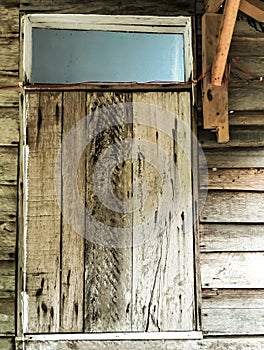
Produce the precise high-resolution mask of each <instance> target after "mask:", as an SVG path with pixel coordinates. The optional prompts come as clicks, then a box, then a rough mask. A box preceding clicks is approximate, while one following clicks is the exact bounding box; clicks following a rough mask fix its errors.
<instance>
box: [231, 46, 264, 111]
mask: <svg viewBox="0 0 264 350" xmlns="http://www.w3.org/2000/svg"><path fill="white" fill-rule="evenodd" d="M263 44H264V43H263ZM263 95H264V84H263V82H262V81H259V82H255V83H248V82H247V83H244V82H242V83H239V85H238V86H235V84H230V87H229V106H228V108H229V110H230V111H247V110H249V111H254V110H255V111H263V110H264V99H263ZM256 101H258V103H256Z"/></svg>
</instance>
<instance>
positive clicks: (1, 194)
mask: <svg viewBox="0 0 264 350" xmlns="http://www.w3.org/2000/svg"><path fill="white" fill-rule="evenodd" d="M16 201H17V188H16V186H12V185H0V222H6V221H7V222H9V221H11V222H12V221H15V220H16V207H17V204H16Z"/></svg>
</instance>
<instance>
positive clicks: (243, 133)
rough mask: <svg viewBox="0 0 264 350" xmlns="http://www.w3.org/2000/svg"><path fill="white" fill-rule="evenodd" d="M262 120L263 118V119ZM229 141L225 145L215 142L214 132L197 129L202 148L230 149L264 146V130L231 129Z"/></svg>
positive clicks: (261, 128) (255, 128) (253, 128)
mask: <svg viewBox="0 0 264 350" xmlns="http://www.w3.org/2000/svg"><path fill="white" fill-rule="evenodd" d="M263 119H264V118H263ZM229 130H230V133H229V134H230V141H229V142H228V143H226V144H223V145H222V144H219V143H217V142H216V137H215V132H212V131H208V130H204V129H199V136H198V137H199V141H200V143H201V145H202V146H203V148H214V147H215V148H216V147H218V148H220V147H223V148H230V147H262V146H264V128H263V127H261V126H258V127H247V128H245V127H241V128H237V127H231V128H230V129H229Z"/></svg>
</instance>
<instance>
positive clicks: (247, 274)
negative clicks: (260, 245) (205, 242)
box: [201, 252, 264, 289]
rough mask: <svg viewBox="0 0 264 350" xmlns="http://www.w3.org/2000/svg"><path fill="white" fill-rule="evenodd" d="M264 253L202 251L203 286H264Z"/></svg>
mask: <svg viewBox="0 0 264 350" xmlns="http://www.w3.org/2000/svg"><path fill="white" fill-rule="evenodd" d="M263 263H264V253H263V252H262V253H259V252H257V253H251V252H250V253H244V252H243V253H240V252H232V253H222V252H221V253H202V254H201V277H202V287H203V288H219V289H221V288H238V289H239V288H255V289H256V288H264V277H263V270H262V267H263Z"/></svg>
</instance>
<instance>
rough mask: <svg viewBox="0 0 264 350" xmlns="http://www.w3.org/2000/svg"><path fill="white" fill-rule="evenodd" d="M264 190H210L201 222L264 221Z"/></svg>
mask: <svg viewBox="0 0 264 350" xmlns="http://www.w3.org/2000/svg"><path fill="white" fill-rule="evenodd" d="M263 210H264V196H263V193H262V192H248V191H247V192H246V191H243V192H241V191H232V192H229V191H213V190H212V191H209V192H208V195H207V198H206V202H205V205H204V207H203V208H202V212H201V217H200V220H201V222H212V223H213V222H225V223H228V222H230V223H264V216H263Z"/></svg>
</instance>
